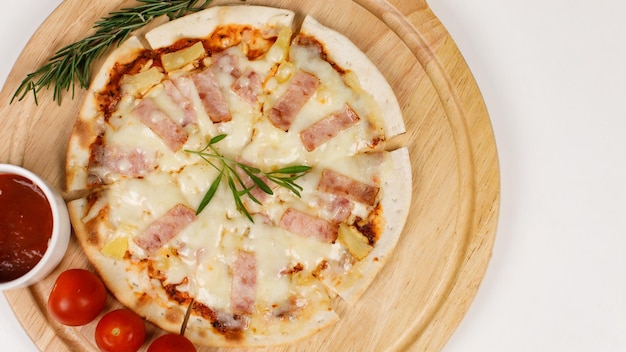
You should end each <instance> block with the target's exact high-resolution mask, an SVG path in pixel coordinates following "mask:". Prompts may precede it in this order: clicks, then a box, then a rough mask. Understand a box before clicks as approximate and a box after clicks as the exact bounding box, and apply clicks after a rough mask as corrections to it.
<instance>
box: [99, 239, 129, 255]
mask: <svg viewBox="0 0 626 352" xmlns="http://www.w3.org/2000/svg"><path fill="white" fill-rule="evenodd" d="M127 250H128V237H126V236H121V237H116V238H114V239H113V240H112V241H110V242H109V243H107V244H105V245H104V247H102V249H101V250H100V251H101V252H102V254H104V255H106V256H107V257H112V258H115V259H122V258H124V255H126V251H127Z"/></svg>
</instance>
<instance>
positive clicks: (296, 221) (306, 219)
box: [280, 208, 338, 243]
mask: <svg viewBox="0 0 626 352" xmlns="http://www.w3.org/2000/svg"><path fill="white" fill-rule="evenodd" d="M280 226H281V227H282V228H284V229H285V230H287V231H290V232H293V233H297V234H299V235H302V236H304V237H310V238H315V239H317V240H319V241H322V242H326V243H334V242H335V240H336V239H337V230H338V228H337V225H336V224H333V223H331V222H330V221H328V220H324V219H322V218H318V217H315V216H312V215H309V214H307V213H304V212H301V211H299V210H296V209H293V208H289V209H287V210H286V211H285V213H284V214H283V216H282V217H281V219H280Z"/></svg>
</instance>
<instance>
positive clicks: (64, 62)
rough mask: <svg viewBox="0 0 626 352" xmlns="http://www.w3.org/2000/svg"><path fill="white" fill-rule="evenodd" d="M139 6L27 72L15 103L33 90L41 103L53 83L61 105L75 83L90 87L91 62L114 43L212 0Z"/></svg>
mask: <svg viewBox="0 0 626 352" xmlns="http://www.w3.org/2000/svg"><path fill="white" fill-rule="evenodd" d="M138 2H139V3H140V4H139V5H137V6H135V7H128V8H123V9H121V10H120V11H115V12H110V13H109V15H108V16H107V17H103V18H101V19H100V20H99V21H97V22H95V24H94V26H93V28H94V29H95V30H96V31H95V33H94V34H92V35H90V36H88V37H85V38H83V39H81V40H79V41H77V42H75V43H72V44H69V45H67V46H65V47H63V48H62V49H60V50H59V51H57V52H56V53H55V54H54V55H53V56H52V57H51V58H50V59H48V62H47V63H46V64H45V65H43V66H41V67H40V68H39V69H37V70H36V71H33V72H31V73H29V74H28V75H26V78H24V80H23V81H22V83H21V84H20V85H19V87H18V88H17V90H16V91H15V93H14V94H13V97H12V98H11V102H13V100H15V99H18V100H19V101H21V100H22V99H24V97H25V96H26V95H27V94H28V93H29V92H32V93H33V97H34V98H35V104H38V101H37V93H38V92H39V91H40V90H41V89H42V88H44V87H45V88H47V89H48V88H50V86H53V100H54V101H56V102H57V104H59V105H61V100H62V98H63V92H67V91H70V90H71V91H72V98H73V97H74V92H75V84H76V82H78V83H79V84H80V88H82V89H85V88H88V87H89V83H90V82H91V64H92V63H93V62H94V61H95V60H96V59H98V58H100V57H102V55H103V54H104V53H105V52H106V51H107V49H109V48H110V47H111V46H112V45H113V44H116V43H117V44H119V43H121V42H123V41H124V40H125V39H126V38H128V36H129V35H130V34H131V33H132V32H133V31H135V30H137V29H139V28H141V27H143V26H144V25H146V24H147V23H148V22H150V21H152V20H153V19H155V18H157V17H160V16H163V15H165V16H168V17H169V19H170V20H172V19H175V18H178V17H181V16H184V15H186V14H188V13H191V12H196V11H199V10H201V9H204V8H206V7H207V6H208V5H209V3H210V2H211V0H138Z"/></svg>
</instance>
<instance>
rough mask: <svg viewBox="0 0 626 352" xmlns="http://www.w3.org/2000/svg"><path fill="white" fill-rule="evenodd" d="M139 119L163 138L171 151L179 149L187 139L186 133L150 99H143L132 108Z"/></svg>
mask: <svg viewBox="0 0 626 352" xmlns="http://www.w3.org/2000/svg"><path fill="white" fill-rule="evenodd" d="M133 113H134V114H135V115H136V116H137V118H139V120H140V121H141V122H142V123H143V124H144V125H146V126H148V127H149V128H150V129H151V130H152V132H154V133H155V134H157V135H158V136H159V137H161V138H162V139H163V142H165V144H166V145H167V147H168V148H170V149H171V150H172V151H177V150H179V149H180V148H181V147H182V146H183V145H184V144H185V142H186V141H187V134H186V133H185V132H184V131H183V130H182V129H181V127H180V126H179V125H178V124H176V122H174V121H173V120H172V119H171V118H170V117H169V116H167V115H166V114H165V113H164V112H163V111H161V109H159V108H158V107H157V106H156V104H155V103H154V102H153V101H152V100H151V99H143V100H141V101H140V102H139V104H138V105H137V106H136V107H135V108H134V109H133Z"/></svg>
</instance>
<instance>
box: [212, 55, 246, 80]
mask: <svg viewBox="0 0 626 352" xmlns="http://www.w3.org/2000/svg"><path fill="white" fill-rule="evenodd" d="M212 58H213V67H214V68H215V69H217V70H219V71H221V72H224V73H228V74H230V75H231V76H233V77H235V78H237V77H239V76H240V75H241V69H240V68H239V60H237V57H236V56H235V55H232V54H230V53H228V52H226V51H221V52H219V53H217V54H215V55H213V57H212Z"/></svg>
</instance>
